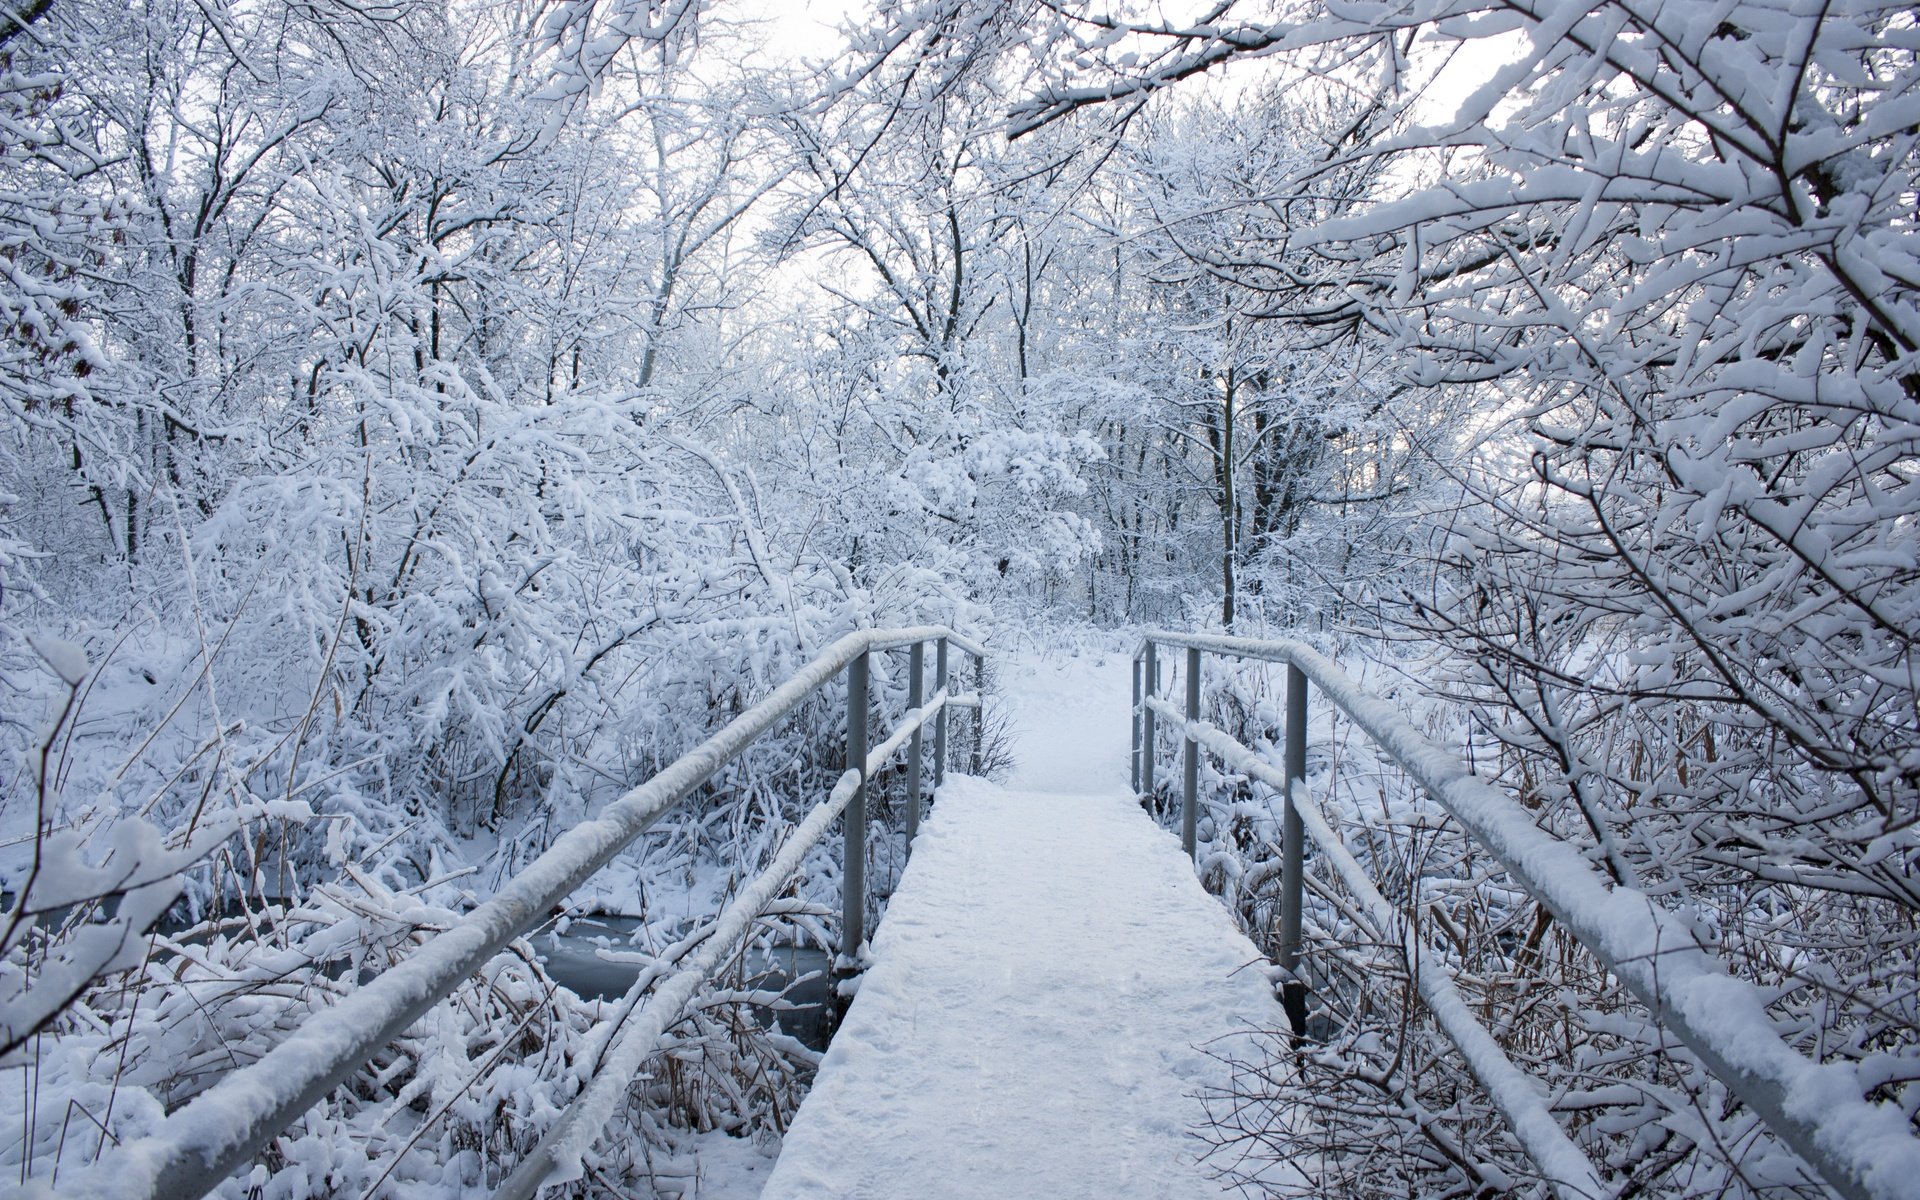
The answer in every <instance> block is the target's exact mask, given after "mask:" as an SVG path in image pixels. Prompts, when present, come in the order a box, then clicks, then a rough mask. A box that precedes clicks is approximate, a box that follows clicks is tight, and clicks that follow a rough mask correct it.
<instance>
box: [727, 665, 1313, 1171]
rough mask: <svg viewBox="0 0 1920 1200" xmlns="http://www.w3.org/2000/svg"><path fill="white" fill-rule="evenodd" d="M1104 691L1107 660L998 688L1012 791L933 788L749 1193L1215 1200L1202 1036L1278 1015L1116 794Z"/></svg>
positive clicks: (1120, 688) (1226, 1046)
mask: <svg viewBox="0 0 1920 1200" xmlns="http://www.w3.org/2000/svg"><path fill="white" fill-rule="evenodd" d="M1127 686H1128V678H1127V675H1126V660H1125V658H1124V656H1112V657H1111V658H1110V659H1109V660H1108V661H1105V662H1102V661H1100V660H1099V659H1097V658H1096V659H1093V660H1088V661H1084V662H1082V661H1078V660H1076V661H1075V662H1073V663H1069V664H1067V665H1065V666H1063V667H1060V666H1048V665H1046V664H1037V665H1032V666H1030V667H1029V668H1028V670H1027V671H1026V673H1025V676H1024V677H1023V678H1020V679H1016V680H1012V681H1010V685H1009V689H1008V690H1009V692H1010V693H1012V698H1011V699H1010V702H1009V703H1010V707H1011V708H1012V710H1013V714H1014V720H1015V722H1016V730H1015V749H1016V753H1017V754H1019V755H1020V759H1021V762H1020V765H1019V767H1018V769H1017V770H1016V773H1015V777H1014V786H1013V787H1009V788H1002V787H999V786H996V785H994V784H991V783H987V782H985V781H982V780H977V779H970V778H950V779H949V781H948V783H947V785H946V787H945V788H943V789H942V790H941V793H940V796H939V800H938V803H937V804H935V806H934V808H933V813H932V816H931V817H930V818H929V820H928V822H927V824H926V825H925V826H924V827H923V829H922V832H921V835H920V841H919V842H918V844H917V845H916V846H915V849H914V856H913V859H912V862H911V863H910V865H909V866H908V868H907V871H906V873H905V875H904V877H903V879H902V882H901V886H900V889H899V890H898V891H897V892H896V893H895V895H894V897H893V900H892V902H891V904H890V906H889V908H888V912H887V917H886V920H885V921H884V922H883V923H882V925H881V927H880V930H879V933H878V934H877V936H876V938H875V942H874V946H873V954H874V960H875V961H874V965H873V966H872V967H871V969H870V970H869V971H868V972H867V973H866V976H865V978H864V980H863V981H862V983H861V988H860V994H859V996H858V998H857V999H856V1000H855V1002H854V1004H853V1006H852V1009H851V1011H850V1012H849V1014H848V1017H847V1022H846V1024H845V1026H844V1027H843V1028H842V1029H841V1031H840V1032H839V1034H838V1035H837V1036H836V1037H835V1039H834V1043H833V1048H832V1050H831V1051H830V1052H829V1053H828V1055H827V1058H826V1062H825V1064H824V1066H823V1068H822V1070H821V1073H820V1078H819V1081H818V1082H817V1083H816V1084H815V1086H814V1089H813V1091H812V1093H811V1094H810V1095H809V1096H808V1098H807V1100H806V1102H805V1104H804V1105H803V1106H802V1107H801V1109H800V1112H799V1114H798V1116H797V1117H796V1118H795V1122H794V1125H793V1128H792V1130H791V1131H790V1132H789V1134H788V1136H787V1138H786V1141H785V1144H784V1146H783V1148H782V1150H781V1154H780V1158H779V1161H778V1163H777V1164H776V1165H775V1167H774V1171H773V1174H772V1177H771V1179H770V1180H769V1181H768V1184H767V1187H766V1189H765V1191H764V1192H763V1193H762V1195H763V1197H765V1198H766V1200H787V1198H796V1200H797V1198H801V1197H809V1198H811V1197H823V1196H833V1197H875V1198H877V1197H912V1198H916V1200H921V1198H925V1200H934V1198H938V1197H1024V1196H1035V1197H1040V1196H1045V1197H1068V1196H1086V1197H1103V1198H1107V1197H1112V1198H1123V1197H1141V1198H1146V1197H1153V1198H1162V1197H1179V1196H1218V1195H1222V1194H1227V1189H1226V1188H1225V1186H1224V1185H1223V1184H1221V1183H1219V1182H1216V1181H1215V1180H1214V1179H1213V1177H1212V1176H1213V1173H1212V1172H1211V1171H1210V1170H1209V1169H1208V1167H1207V1166H1206V1165H1204V1164H1201V1163H1199V1162H1198V1161H1197V1160H1198V1159H1199V1157H1200V1155H1201V1154H1202V1153H1203V1152H1204V1150H1205V1149H1206V1147H1205V1145H1204V1143H1202V1142H1201V1141H1200V1140H1199V1139H1198V1138H1197V1137H1196V1136H1195V1134H1194V1130H1195V1128H1196V1127H1198V1126H1200V1125H1201V1124H1202V1123H1203V1121H1204V1117H1205V1114H1204V1111H1203V1108H1202V1106H1201V1103H1200V1100H1199V1098H1198V1096H1197V1095H1196V1093H1197V1092H1198V1091H1199V1090H1201V1089H1202V1088H1203V1087H1205V1086H1206V1085H1207V1084H1208V1083H1211V1082H1220V1081H1223V1080H1224V1078H1225V1068H1224V1067H1223V1065H1222V1064H1221V1063H1220V1062H1219V1061H1217V1060H1216V1059H1214V1058H1212V1057H1210V1056H1209V1054H1208V1052H1207V1051H1208V1048H1209V1044H1211V1048H1212V1049H1214V1050H1221V1051H1224V1050H1231V1049H1235V1048H1239V1049H1244V1048H1245V1043H1244V1041H1242V1040H1241V1039H1244V1038H1245V1036H1246V1031H1248V1030H1250V1029H1254V1028H1260V1029H1273V1028H1277V1027H1279V1026H1280V1024H1281V1019H1282V1018H1281V1014H1280V1012H1279V1008H1278V1005H1277V1004H1276V1003H1275V1002H1274V1000H1273V997H1272V993H1271V990H1270V988H1269V986H1268V983H1267V980H1266V977H1265V974H1264V973H1263V971H1262V970H1261V969H1260V967H1261V964H1260V963H1259V961H1258V954H1257V952H1256V951H1255V950H1254V948H1253V945H1252V943H1250V942H1249V941H1248V940H1247V939H1246V938H1245V937H1244V936H1242V935H1241V934H1240V933H1239V932H1238V931H1237V930H1236V929H1235V928H1234V927H1233V924H1232V922H1231V920H1230V919H1229V918H1228V916H1227V914H1226V913H1225V912H1224V911H1223V910H1222V909H1221V908H1220V906H1219V904H1218V903H1217V902H1216V901H1214V900H1213V899H1212V898H1211V897H1209V896H1208V895H1207V894H1206V893H1205V892H1204V891H1203V890H1202V889H1201V888H1200V886H1199V884H1198V882H1197V881H1196V880H1195V879H1194V876H1193V871H1192V868H1191V866H1190V865H1189V864H1188V862H1187V860H1186V858H1185V857H1184V856H1183V855H1182V854H1181V853H1180V849H1179V843H1178V841H1177V840H1176V839H1174V838H1173V837H1171V836H1170V835H1168V834H1166V833H1164V832H1162V831H1161V830H1159V829H1157V828H1155V827H1154V825H1153V824H1152V823H1151V822H1150V821H1149V820H1148V819H1147V818H1146V816H1145V815H1144V814H1143V813H1142V812H1141V811H1140V809H1139V807H1138V806H1137V805H1136V804H1135V803H1134V802H1133V800H1132V798H1131V797H1130V796H1129V795H1128V794H1127V792H1126V789H1125V784H1126V778H1125V754H1126V747H1127V731H1126V712H1127V694H1126V688H1127ZM1043 789H1050V790H1043ZM1250 964H1251V965H1250ZM1243 968H1244V969H1243ZM1220 1039H1230V1040H1229V1041H1221V1040H1220Z"/></svg>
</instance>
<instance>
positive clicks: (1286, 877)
mask: <svg viewBox="0 0 1920 1200" xmlns="http://www.w3.org/2000/svg"><path fill="white" fill-rule="evenodd" d="M1191 653H1195V654H1197V653H1199V651H1197V650H1196V651H1192V652H1191ZM1286 736H1287V745H1286V752H1285V759H1284V761H1283V763H1282V765H1283V766H1284V767H1285V768H1286V774H1287V790H1286V812H1285V814H1284V815H1283V816H1282V818H1281V822H1280V939H1279V941H1280V964H1279V965H1280V966H1281V967H1283V968H1284V969H1285V970H1286V971H1287V972H1288V974H1289V975H1290V976H1291V978H1289V979H1288V981H1287V983H1286V984H1285V985H1284V986H1283V987H1282V989H1281V992H1280V1006H1281V1007H1282V1008H1284V1009H1286V1012H1287V1023H1288V1024H1290V1025H1292V1026H1293V1036H1294V1037H1296V1038H1302V1037H1305V1036H1306V1034H1307V985H1306V983H1305V982H1304V981H1302V980H1301V979H1300V974H1299V973H1300V906H1301V899H1302V892H1303V887H1302V884H1303V874H1304V868H1305V860H1306V849H1305V841H1306V834H1305V831H1304V830H1303V829H1302V827H1301V823H1300V812H1299V810H1298V809H1296V808H1295V807H1294V806H1293V789H1294V785H1295V782H1296V781H1297V782H1298V784H1299V786H1300V789H1301V791H1302V792H1304V791H1305V790H1306V786H1307V677H1306V675H1305V674H1304V673H1303V672H1302V671H1301V670H1300V668H1299V667H1296V666H1294V665H1293V664H1292V663H1289V664H1287V735H1286ZM1188 744H1189V745H1191V744H1192V743H1188Z"/></svg>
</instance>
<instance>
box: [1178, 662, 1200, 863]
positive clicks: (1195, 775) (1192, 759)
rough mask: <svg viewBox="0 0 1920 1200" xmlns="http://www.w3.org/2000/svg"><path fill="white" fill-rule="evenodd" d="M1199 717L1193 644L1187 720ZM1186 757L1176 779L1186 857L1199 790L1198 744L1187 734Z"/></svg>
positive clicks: (1193, 841) (1194, 841)
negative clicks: (1180, 774) (1179, 774)
mask: <svg viewBox="0 0 1920 1200" xmlns="http://www.w3.org/2000/svg"><path fill="white" fill-rule="evenodd" d="M1199 719H1200V650H1199V647H1197V646H1188V647H1187V720H1189V721H1198V720H1199ZM1186 749H1187V756H1186V762H1185V764H1184V766H1183V770H1182V778H1181V781H1180V786H1181V792H1180V797H1181V798H1180V848H1181V849H1182V850H1185V851H1186V852H1187V857H1188V858H1195V857H1197V856H1198V855H1199V853H1200V847H1199V832H1198V827H1199V822H1200V816H1199V809H1200V802H1199V795H1198V793H1199V791H1200V743H1199V742H1196V741H1194V740H1193V735H1192V734H1191V733H1189V734H1188V735H1187V748H1186Z"/></svg>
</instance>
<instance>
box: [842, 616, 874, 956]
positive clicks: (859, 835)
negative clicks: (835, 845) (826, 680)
mask: <svg viewBox="0 0 1920 1200" xmlns="http://www.w3.org/2000/svg"><path fill="white" fill-rule="evenodd" d="M870 658H871V655H869V654H867V653H866V652H862V653H861V654H860V655H859V657H857V658H855V659H854V660H853V661H852V662H850V663H848V664H847V770H849V771H858V772H860V784H859V786H858V787H856V788H854V790H853V799H852V800H850V801H848V803H847V812H846V816H845V817H844V818H842V820H843V821H844V823H845V825H844V827H845V830H846V836H845V837H844V838H842V839H841V866H840V886H841V895H840V960H839V962H838V963H837V964H835V965H836V966H837V967H838V968H839V969H840V970H841V971H845V972H849V973H851V972H853V971H855V970H857V969H858V968H857V966H856V964H857V963H858V962H859V960H860V943H861V942H863V941H865V940H866V936H867V778H866V775H867V667H868V664H869V660H870Z"/></svg>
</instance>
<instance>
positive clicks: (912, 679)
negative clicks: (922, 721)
mask: <svg viewBox="0 0 1920 1200" xmlns="http://www.w3.org/2000/svg"><path fill="white" fill-rule="evenodd" d="M926 667H927V644H926V643H925V642H915V643H914V644H913V648H912V649H910V650H908V651H907V707H908V708H919V707H920V705H921V704H923V703H925V702H926V696H925V694H924V691H925V689H924V688H923V687H922V686H921V676H923V675H925V674H926V673H927V672H926ZM919 832H920V730H919V729H918V728H916V729H914V731H913V740H912V742H911V743H910V744H909V745H908V746H907V853H908V854H912V853H913V838H914V835H915V834H917V833H919Z"/></svg>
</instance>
